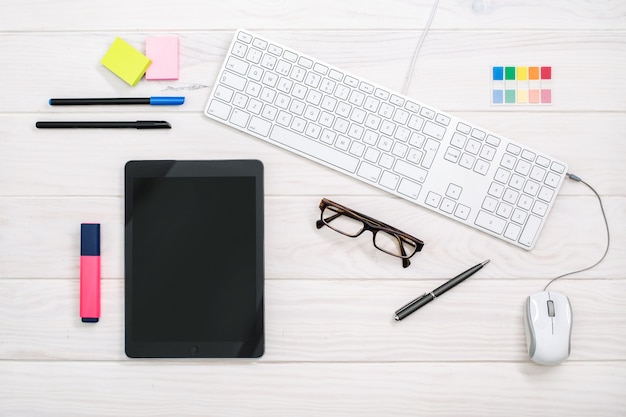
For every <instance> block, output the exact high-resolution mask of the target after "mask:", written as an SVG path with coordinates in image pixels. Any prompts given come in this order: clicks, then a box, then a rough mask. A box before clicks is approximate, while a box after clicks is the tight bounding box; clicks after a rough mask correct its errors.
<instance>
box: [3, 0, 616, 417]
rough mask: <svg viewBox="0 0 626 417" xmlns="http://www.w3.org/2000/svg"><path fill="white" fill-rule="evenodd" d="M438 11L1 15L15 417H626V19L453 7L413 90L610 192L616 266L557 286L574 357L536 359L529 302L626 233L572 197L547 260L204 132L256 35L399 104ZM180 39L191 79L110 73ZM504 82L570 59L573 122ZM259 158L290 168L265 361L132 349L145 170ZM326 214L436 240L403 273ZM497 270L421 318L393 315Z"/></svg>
mask: <svg viewBox="0 0 626 417" xmlns="http://www.w3.org/2000/svg"><path fill="white" fill-rule="evenodd" d="M432 5H433V1H431V0H423V1H422V0H420V1H406V0H389V1H384V2H380V1H358V2H357V1H330V0H319V1H315V2H310V1H303V0H295V1H280V0H261V1H253V0H233V1H230V2H216V1H206V0H181V1H179V2H176V3H172V2H171V1H165V0H152V1H150V2H147V1H141V0H138V1H135V2H128V1H122V0H109V1H107V2H99V3H93V4H91V3H90V4H89V5H85V3H84V2H81V1H79V0H55V1H52V0H38V1H34V0H24V1H20V2H13V4H11V5H10V6H5V7H4V8H3V9H2V13H0V45H1V51H2V53H0V79H1V80H3V88H2V94H1V95H0V375H1V377H0V416H11V417H13V416H17V417H21V416H25V417H30V416H34V415H36V416H63V417H66V416H81V417H82V416H91V415H93V416H173V415H175V416H272V417H275V416H319V415H325V416H356V415H358V416H376V417H378V416H392V415H393V416H421V415H426V416H455V417H458V416H514V417H517V416H520V417H521V416H524V417H526V416H545V415H546V412H547V411H548V412H549V414H550V415H551V416H626V412H625V411H624V410H626V397H625V396H624V392H626V350H625V349H624V346H625V345H626V303H625V302H624V294H626V273H625V272H624V271H626V244H625V242H626V228H625V227H624V224H626V187H624V180H623V178H624V177H625V176H626V141H625V140H624V132H626V117H625V116H626V71H623V69H624V68H626V3H625V2H623V1H597V0H554V1H550V2H546V1H543V0H528V1H509V0H451V1H440V2H439V6H438V10H437V12H436V14H435V18H434V20H433V23H432V28H431V30H430V32H429V34H428V36H427V37H426V39H425V42H424V44H423V46H422V49H421V51H420V54H419V56H418V59H417V64H416V67H415V71H414V73H413V74H412V79H411V82H410V84H409V89H408V95H409V96H410V97H413V98H415V99H416V100H418V101H422V102H424V103H427V104H428V105H430V106H434V107H437V108H440V109H442V110H445V111H448V112H451V113H454V114H456V115H458V116H460V117H461V118H464V119H467V120H470V121H472V122H474V123H476V124H478V125H480V126H483V127H485V128H486V129H487V130H491V131H493V132H497V134H500V135H503V136H508V137H511V138H514V139H516V140H518V141H520V142H522V143H525V144H527V145H529V146H531V147H533V148H536V149H539V150H542V151H544V152H546V153H548V154H550V155H554V156H555V157H558V158H560V159H562V160H564V161H566V162H567V163H568V164H569V170H570V172H573V173H575V174H577V175H579V176H580V177H582V178H583V179H584V180H586V181H587V182H589V183H590V184H592V185H593V186H594V187H595V188H596V189H597V190H598V192H599V193H600V194H601V196H602V198H603V202H604V207H605V209H606V213H607V216H608V220H609V223H610V225H611V237H612V242H611V248H610V251H609V253H608V256H607V257H606V259H605V260H604V262H602V263H601V264H600V265H599V266H597V267H596V268H594V269H592V270H590V271H586V272H581V273H577V274H574V275H572V276H571V277H567V278H564V279H563V280H561V281H559V282H557V283H554V284H553V286H552V287H551V289H554V290H557V291H562V292H564V293H565V294H567V295H568V297H569V298H570V300H571V302H572V306H573V312H574V327H573V331H572V352H571V356H570V357H569V359H568V360H567V361H566V362H565V363H563V364H561V365H559V366H555V367H542V366H538V365H535V364H533V363H532V362H531V361H530V360H529V359H528V357H527V354H526V351H525V339H524V329H523V321H522V306H523V303H524V300H525V298H526V297H527V296H528V295H530V294H531V293H533V292H536V291H539V290H541V289H542V288H543V286H544V285H545V284H546V283H547V282H548V281H549V280H550V279H551V278H553V277H555V276H557V275H559V274H562V273H565V272H569V271H574V270H577V269H580V268H584V267H586V266H589V265H591V264H593V263H594V262H596V261H597V260H598V259H599V258H600V256H601V255H602V252H603V250H604V247H605V242H606V236H605V231H604V225H603V221H602V218H601V215H600V211H599V205H598V202H597V199H596V198H595V196H594V195H593V194H592V193H591V191H589V190H588V189H587V188H586V187H584V186H583V185H581V184H577V183H575V182H574V181H566V182H565V184H564V186H563V187H562V189H561V192H560V196H559V197H558V199H557V201H556V204H555V206H554V209H553V211H552V212H551V214H550V219H549V220H548V222H547V224H546V226H545V228H544V230H543V232H542V235H541V237H540V239H539V242H538V244H537V246H536V248H535V249H534V250H533V251H531V252H527V251H524V250H520V249H518V248H516V247H513V246H511V245H508V244H506V243H504V242H501V241H499V240H497V239H494V238H491V237H489V236H487V235H485V234H482V233H479V232H477V231H475V230H474V229H471V228H468V227H465V226H462V225H460V224H458V223H456V222H453V221H451V220H448V219H446V218H444V217H442V216H439V215H437V214H435V213H432V212H430V211H428V210H426V209H423V208H420V207H417V206H415V205H413V204H411V203H409V202H407V201H404V200H402V199H399V198H396V197H392V196H390V195H388V194H385V193H384V192H382V191H380V190H378V189H376V188H373V187H370V186H368V185H366V184H363V183H361V182H358V181H355V180H353V179H351V178H348V177H346V176H343V175H340V174H338V173H336V172H335V171H332V170H329V169H326V168H324V167H322V166H319V165H317V164H316V163H314V162H311V161H308V160H305V159H303V158H300V157H297V156H295V155H293V154H291V153H289V152H287V151H285V150H282V149H278V148H276V147H273V146H271V145H269V144H267V143H264V142H261V141H259V140H256V139H254V138H251V137H249V136H247V135H245V134H243V133H240V132H237V131H235V130H233V129H229V128H227V127H225V126H222V125H220V124H218V123H215V122H214V121H212V120H209V119H207V118H205V117H203V116H202V111H203V109H204V106H205V104H206V100H207V98H208V95H209V91H210V89H211V88H212V87H213V83H214V80H215V78H216V77H217V75H218V70H219V68H220V65H221V63H222V60H223V57H224V54H225V50H226V48H227V47H228V45H229V43H230V41H231V38H232V35H233V33H234V30H235V29H236V28H239V27H244V28H248V29H251V30H255V31H258V32H260V33H261V34H263V35H265V36H267V37H269V38H271V39H273V40H275V41H276V42H281V43H284V44H285V45H288V46H291V47H293V48H295V49H298V50H300V51H302V52H304V53H308V54H310V55H313V56H315V57H317V58H320V59H321V60H323V61H326V62H328V63H330V64H334V65H336V66H338V67H340V68H341V69H342V70H345V71H348V72H351V73H354V74H358V75H360V76H362V77H365V78H367V79H370V80H371V81H373V82H375V83H377V84H380V85H382V86H384V87H386V88H388V89H390V90H397V91H400V90H402V88H403V87H404V86H405V84H406V82H407V77H408V68H409V64H410V60H411V56H412V54H413V52H414V50H415V46H416V43H417V41H418V39H419V37H420V35H421V34H422V30H423V28H424V26H425V24H426V22H427V19H428V16H429V14H430V12H431V7H432ZM162 34H175V35H177V36H178V37H179V39H180V45H181V49H180V74H181V77H180V79H179V80H177V81H157V82H147V81H145V80H142V81H141V82H140V83H139V84H138V85H137V86H136V87H134V88H130V87H128V86H127V85H126V84H125V83H123V82H122V81H120V80H119V79H118V78H117V77H116V76H114V75H113V74H112V73H110V72H109V71H108V70H106V69H105V68H104V67H102V66H101V65H100V64H99V61H100V59H101V57H102V56H103V55H104V53H105V51H106V50H107V48H108V46H109V45H110V44H111V42H112V41H113V39H114V38H115V37H116V36H120V37H122V38H123V39H125V40H127V41H128V42H129V43H131V45H133V46H135V47H136V48H137V49H139V50H143V47H144V45H145V38H146V36H150V35H162ZM493 65H550V66H552V68H553V75H554V79H553V88H554V93H553V96H554V103H553V104H552V105H550V106H541V107H533V106H526V107H522V106H500V107H494V106H491V105H490V95H489V94H490V92H489V88H490V78H489V77H490V68H491V66H493ZM149 95H184V96H185V97H186V102H185V105H184V106H180V107H170V108H151V107H124V106H110V107H95V108H93V107H89V108H71V109H70V108H57V107H51V106H49V105H48V99H49V98H51V97H87V96H93V97H112V96H149ZM145 118H148V119H152V118H158V119H165V120H168V121H169V122H170V123H171V124H172V125H173V127H174V128H173V129H172V130H171V131H159V132H156V131H149V132H146V131H135V130H125V131H120V132H112V131H107V130H94V131H69V130H66V131H40V130H37V129H36V128H35V127H34V124H35V121H37V120H69V119H75V120H88V119H96V120H99V119H106V120H112V119H123V120H126V119H128V120H137V119H145ZM231 158H232V159H234V158H255V159H259V160H261V161H263V163H264V166H265V214H266V217H265V228H266V236H265V255H266V258H265V270H266V283H265V294H266V300H265V312H266V354H265V355H264V356H263V357H262V358H261V359H259V360H255V361H247V360H243V361H232V360H223V361H221V360H131V359H128V358H126V356H125V355H124V300H123V278H124V264H123V262H124V261H123V259H124V213H123V211H124V196H123V185H124V184H123V181H124V178H123V167H124V164H125V163H126V162H127V161H128V160H133V159H231ZM322 197H329V198H331V199H333V200H335V201H337V202H340V203H342V204H345V205H347V206H348V207H352V208H354V209H356V210H358V211H361V212H364V213H367V214H369V215H371V216H373V217H375V218H379V219H380V220H382V221H386V222H388V223H390V224H392V225H394V226H396V227H398V228H401V229H403V230H406V231H407V232H410V233H412V234H414V235H416V236H418V237H420V238H421V239H423V240H424V241H425V242H426V245H425V247H424V250H423V251H422V252H421V253H419V254H417V255H416V256H415V257H414V258H413V259H412V265H411V266H410V267H409V268H407V269H403V268H402V267H401V265H400V262H398V260H397V259H394V258H391V257H389V256H387V255H385V254H383V253H381V252H379V251H377V250H376V249H375V248H373V246H372V243H371V239H370V238H369V236H367V235H366V236H362V237H360V238H358V239H349V238H346V237H344V236H341V235H339V234H337V233H334V232H332V231H331V230H329V229H327V228H323V229H321V230H317V229H316V228H315V226H314V222H315V220H316V219H317V218H318V216H319V209H318V203H319V201H320V199H321V198H322ZM84 221H97V222H100V223H101V224H102V257H103V264H102V276H103V280H102V319H101V321H100V322H99V323H98V324H97V325H85V324H83V323H81V322H80V320H79V317H78V279H77V276H78V253H79V224H80V223H81V222H84ZM486 258H490V259H491V263H490V264H489V265H488V266H487V267H486V268H484V269H482V270H481V271H480V272H479V273H478V274H476V275H474V276H473V277H472V278H471V279H470V280H468V281H466V282H464V283H463V284H462V285H461V286H459V287H457V288H455V289H454V290H452V291H450V292H449V293H447V294H446V295H445V296H443V297H441V298H440V299H438V300H436V301H434V302H432V303H430V304H429V305H428V306H426V307H424V308H422V309H420V310H419V311H418V312H416V313H415V314H413V315H412V316H410V317H408V318H407V319H405V320H403V321H402V322H394V321H393V320H392V313H393V312H394V311H395V310H396V309H397V308H399V307H400V306H401V305H403V304H405V303H406V302H407V301H409V300H411V299H413V298H415V297H416V296H417V295H419V294H422V293H423V292H426V291H430V290H432V289H433V288H435V287H436V286H438V285H440V284H441V283H443V282H444V281H445V280H447V279H449V278H451V277H452V276H454V275H456V274H457V273H459V272H461V271H462V270H464V269H466V268H467V267H469V266H470V265H473V264H476V263H478V262H480V261H482V260H484V259H486Z"/></svg>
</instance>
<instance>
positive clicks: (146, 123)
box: [35, 120, 172, 129]
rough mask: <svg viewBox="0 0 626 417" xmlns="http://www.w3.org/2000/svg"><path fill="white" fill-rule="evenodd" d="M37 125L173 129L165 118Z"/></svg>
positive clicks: (47, 127)
mask: <svg viewBox="0 0 626 417" xmlns="http://www.w3.org/2000/svg"><path fill="white" fill-rule="evenodd" d="M35 127H37V128H39V129H74V128H87V129H98V128H108V129H111V128H113V129H119V128H134V129H171V128H172V125H170V124H169V123H168V122H166V121H164V120H137V121H136V122H108V121H107V122H63V121H53V122H37V123H35Z"/></svg>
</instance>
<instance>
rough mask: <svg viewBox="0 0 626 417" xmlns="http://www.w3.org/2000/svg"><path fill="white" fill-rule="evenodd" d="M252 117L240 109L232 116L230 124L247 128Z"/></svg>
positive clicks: (234, 111)
mask: <svg viewBox="0 0 626 417" xmlns="http://www.w3.org/2000/svg"><path fill="white" fill-rule="evenodd" d="M249 118H250V115H249V114H248V113H246V112H244V111H241V110H239V109H235V110H233V114H232V115H231V116H230V122H231V123H232V124H234V125H237V126H239V127H246V125H247V124H248V119H249Z"/></svg>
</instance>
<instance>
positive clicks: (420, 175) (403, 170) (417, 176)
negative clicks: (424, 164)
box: [394, 160, 428, 182]
mask: <svg viewBox="0 0 626 417" xmlns="http://www.w3.org/2000/svg"><path fill="white" fill-rule="evenodd" d="M394 171H396V172H397V173H398V174H400V175H403V176H405V177H408V178H410V179H412V180H415V181H417V182H424V181H426V175H428V171H426V170H425V169H422V168H420V167H418V166H415V165H412V164H409V163H408V162H404V161H402V160H400V161H398V162H396V166H395V168H394Z"/></svg>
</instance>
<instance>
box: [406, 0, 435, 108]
mask: <svg viewBox="0 0 626 417" xmlns="http://www.w3.org/2000/svg"><path fill="white" fill-rule="evenodd" d="M438 5H439V0H435V2H434V3H433V8H432V9H431V11H430V16H429V17H428V21H427V22H426V27H425V28H424V31H423V32H422V36H420V39H419V41H417V46H416V47H415V51H414V52H413V57H412V58H411V66H410V67H409V73H408V74H407V78H406V81H405V83H404V88H403V89H402V94H404V95H405V96H406V95H407V91H409V85H410V84H411V79H413V71H414V69H415V62H416V61H417V55H418V54H419V52H420V49H422V44H423V43H424V39H425V38H426V35H427V34H428V31H429V30H430V25H431V23H433V18H434V17H435V12H436V11H437V6H438Z"/></svg>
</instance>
